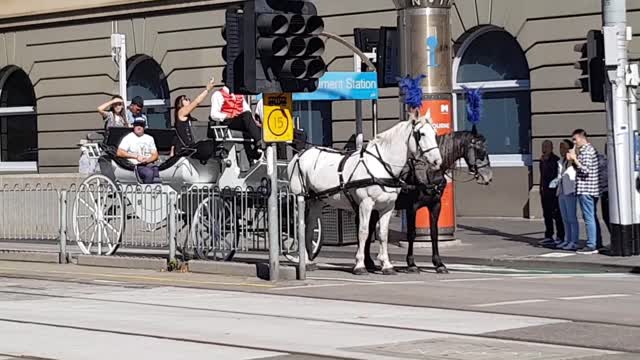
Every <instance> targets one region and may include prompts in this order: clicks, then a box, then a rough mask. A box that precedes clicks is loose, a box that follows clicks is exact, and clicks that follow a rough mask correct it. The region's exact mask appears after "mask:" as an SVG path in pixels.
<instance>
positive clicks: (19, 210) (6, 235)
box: [0, 180, 305, 262]
mask: <svg viewBox="0 0 640 360" xmlns="http://www.w3.org/2000/svg"><path fill="white" fill-rule="evenodd" d="M277 190H278V207H279V211H278V224H279V227H280V229H279V230H280V231H279V234H280V239H279V242H280V250H281V251H280V253H281V255H284V256H285V257H286V258H287V259H289V260H292V261H295V262H298V261H299V260H301V259H302V260H304V258H305V257H304V256H302V257H300V256H299V254H298V253H299V251H300V250H301V249H300V246H299V243H300V242H299V240H300V238H301V235H300V231H304V219H303V216H301V215H302V214H304V210H302V212H300V211H299V209H300V207H301V206H304V204H303V202H302V203H301V201H300V199H298V197H296V196H295V195H293V194H291V193H289V190H288V187H286V186H282V187H280V188H279V189H277ZM267 200H268V190H267V189H247V190H242V189H229V188H226V189H218V188H215V187H211V186H205V185H194V186H189V187H183V188H180V189H177V190H176V189H174V188H171V187H170V186H168V185H115V184H113V183H109V182H100V181H99V180H97V181H95V182H91V181H89V182H83V184H81V185H80V186H76V185H72V186H70V187H68V188H64V189H63V188H55V187H54V186H52V185H45V186H41V185H36V186H30V185H25V186H14V187H4V188H1V189H0V241H3V242H7V241H8V242H13V243H19V242H30V243H33V244H47V245H48V246H49V248H48V249H52V248H53V249H55V248H56V245H57V246H58V247H59V251H60V252H61V253H62V254H63V258H65V259H66V258H67V255H66V254H67V253H68V252H69V251H71V252H77V253H84V254H96V255H111V254H115V253H116V252H117V251H118V250H122V249H123V248H124V249H127V250H129V249H136V250H143V251H147V252H151V253H153V252H155V253H157V254H160V255H163V256H168V257H169V258H170V259H174V258H176V257H177V256H182V257H183V258H185V259H208V260H229V259H230V258H231V257H232V256H233V255H234V254H236V253H240V252H267V251H268V250H269V238H268V236H269V232H268V224H269V221H268V205H267ZM1 246H2V245H0V247H1Z"/></svg>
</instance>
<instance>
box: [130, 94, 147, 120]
mask: <svg viewBox="0 0 640 360" xmlns="http://www.w3.org/2000/svg"><path fill="white" fill-rule="evenodd" d="M143 109H144V100H143V99H142V98H141V97H140V96H136V97H134V98H133V100H131V105H129V108H128V109H127V121H128V122H129V124H131V125H133V123H134V122H135V121H138V120H140V121H144V123H145V127H147V115H145V114H144V113H143V112H142V110H143Z"/></svg>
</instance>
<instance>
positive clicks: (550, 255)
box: [538, 252, 576, 258]
mask: <svg viewBox="0 0 640 360" xmlns="http://www.w3.org/2000/svg"><path fill="white" fill-rule="evenodd" d="M575 255H576V253H559V252H552V253H548V254H542V255H538V257H546V258H565V257H569V256H575Z"/></svg>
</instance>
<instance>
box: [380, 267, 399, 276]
mask: <svg viewBox="0 0 640 360" xmlns="http://www.w3.org/2000/svg"><path fill="white" fill-rule="evenodd" d="M397 274H398V273H397V272H396V269H394V268H388V269H382V275H397Z"/></svg>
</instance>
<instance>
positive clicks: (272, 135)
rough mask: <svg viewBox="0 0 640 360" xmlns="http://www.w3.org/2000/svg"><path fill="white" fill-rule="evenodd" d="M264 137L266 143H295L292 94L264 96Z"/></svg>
mask: <svg viewBox="0 0 640 360" xmlns="http://www.w3.org/2000/svg"><path fill="white" fill-rule="evenodd" d="M263 106H264V112H263V114H264V119H263V121H262V137H263V139H264V142H266V143H277V142H291V141H293V115H292V114H293V101H292V99H291V94H290V93H285V94H264V101H263Z"/></svg>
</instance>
